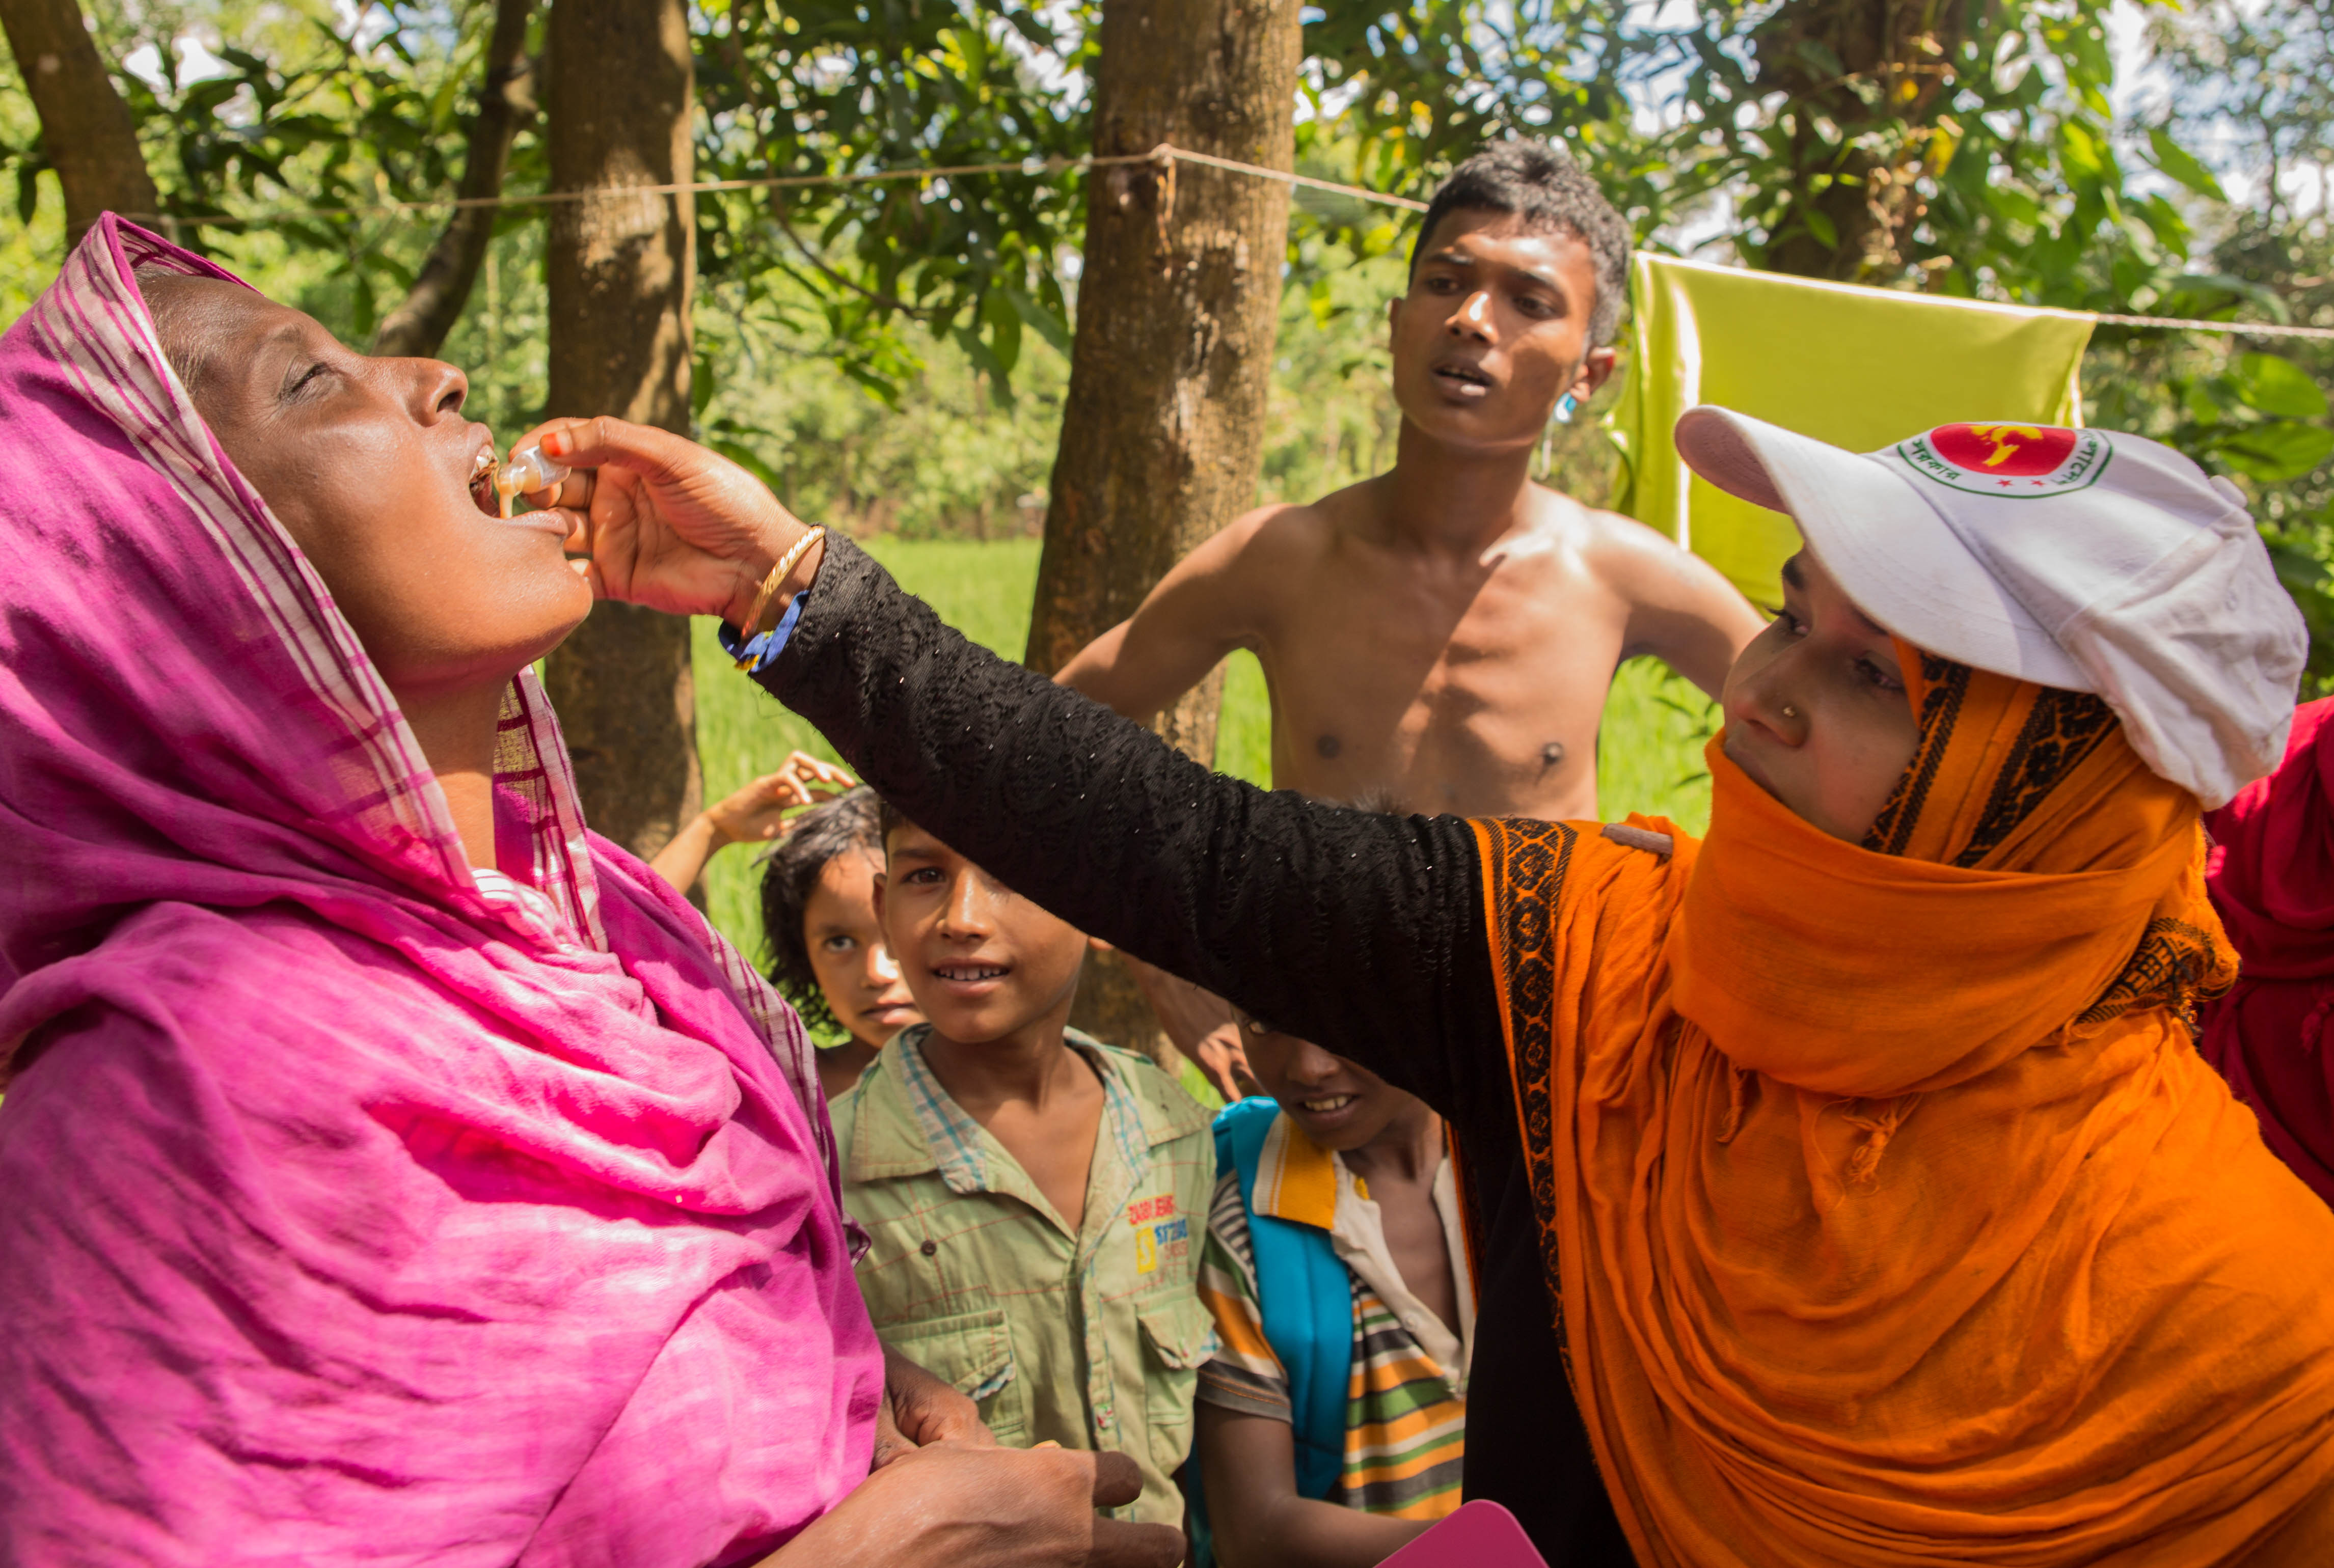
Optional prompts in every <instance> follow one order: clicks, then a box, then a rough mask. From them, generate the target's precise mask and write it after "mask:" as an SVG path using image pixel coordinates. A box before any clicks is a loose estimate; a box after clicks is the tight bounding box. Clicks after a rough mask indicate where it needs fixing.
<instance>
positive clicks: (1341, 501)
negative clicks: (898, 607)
mask: <svg viewBox="0 0 2334 1568" xmlns="http://www.w3.org/2000/svg"><path fill="white" fill-rule="evenodd" d="M1628 249H1629V235H1628V228H1627V226H1626V225H1625V224H1624V223H1623V222H1622V219H1621V216H1620V215H1619V214H1618V213H1616V212H1615V211H1614V210H1613V208H1612V207H1610V206H1609V205H1607V204H1606V200H1605V198H1604V197H1603V196H1602V195H1601V194H1600V193H1599V192H1598V190H1597V189H1596V185H1595V183H1594V182H1593V181H1591V180H1590V179H1589V178H1588V177H1587V175H1586V174H1584V173H1582V172H1581V171H1580V169H1579V168H1577V167H1576V166H1575V165H1574V164H1573V163H1572V162H1571V160H1570V159H1567V158H1566V157H1565V156H1564V155H1563V154H1562V153H1561V152H1558V151H1555V150H1552V149H1548V148H1547V147H1545V146H1543V145H1541V144H1538V143H1535V142H1527V141H1507V142H1500V143H1497V144H1495V145H1493V146H1491V147H1490V148H1489V149H1485V150H1484V151H1482V152H1480V153H1478V154H1477V155H1476V156H1474V157H1473V158H1471V159H1468V160H1467V161H1466V162H1465V163H1463V164H1461V165H1460V167H1459V168H1458V169H1457V170H1455V171H1454V172H1453V173H1452V177H1451V178H1450V179H1449V180H1447V181H1446V182H1444V184H1443V187H1442V189H1441V190H1440V191H1439V192H1437V193H1436V196H1435V198H1434V202H1433V205H1432V207H1430V208H1429V210H1428V212H1427V214H1426V216H1425V221H1424V225H1423V227H1422V229H1421V230H1420V234H1419V239H1418V243H1417V245H1416V248H1415V249H1414V250H1413V253H1412V256H1411V279H1410V289H1409V292H1408V293H1407V294H1405V295H1404V296H1403V297H1402V298H1400V299H1397V300H1394V301H1393V302H1392V303H1390V304H1389V305H1388V306H1387V310H1386V319H1387V323H1388V326H1389V328H1390V329H1391V338H1392V344H1393V351H1394V397H1395V400H1396V401H1397V402H1398V403H1400V405H1401V407H1402V413H1403V419H1402V436H1401V441H1400V445H1399V447H1398V448H1397V455H1396V457H1395V459H1394V470H1393V471H1392V472H1391V473H1388V474H1383V475H1380V476H1378V477H1376V478H1374V479H1365V480H1364V481H1363V482H1362V483H1360V484H1358V485H1355V486H1349V487H1348V488H1346V489H1344V490H1340V491H1338V492H1336V494H1334V495H1328V496H1325V497H1324V498H1322V499H1321V500H1319V501H1316V502H1315V503H1314V504H1312V505H1309V506H1297V505H1272V506H1265V507H1260V508H1259V509H1258V510H1256V511H1254V512H1251V513H1249V514H1248V515H1246V516H1244V517H1242V518H1240V519H1239V521H1237V522H1235V523H1233V524H1231V525H1230V527H1228V528H1226V529H1225V530H1224V531H1223V532H1222V533H1220V534H1217V535H1216V536H1215V537H1214V538H1212V539H1210V540H1209V541H1208V542H1207V543H1206V544H1202V545H1201V546H1200V547H1199V548H1198V549H1197V550H1194V551H1193V552H1192V553H1191V554H1190V555H1189V556H1187V557H1185V558H1184V559H1183V560H1182V561H1181V563H1178V564H1177V565H1176V566H1175V568H1174V569H1173V570H1172V571H1171V572H1168V574H1167V575H1166V577H1165V578H1163V579H1162V581H1161V582H1160V583H1159V586H1158V587H1156V588H1155V589H1153V591H1152V592H1151V595H1150V597H1149V598H1147V599H1145V600H1144V601H1143V605H1142V607H1141V608H1140V609H1138V610H1137V611H1135V612H1134V614H1133V617H1132V618H1131V619H1129V620H1126V621H1124V622H1123V623H1122V624H1120V625H1118V626H1116V627H1114V628H1113V629H1112V630H1109V631H1107V632H1105V633H1104V634H1103V635H1102V636H1101V637H1099V638H1096V639H1095V641H1094V642H1093V643H1092V644H1090V645H1089V646H1088V647H1087V648H1086V649H1085V650H1084V651H1083V652H1081V653H1080V654H1079V655H1078V656H1077V657H1076V658H1075V659H1072V660H1071V661H1070V663H1069V664H1068V665H1067V666H1066V668H1065V669H1063V670H1062V672H1061V677H1060V678H1061V679H1062V680H1063V681H1064V682H1066V683H1067V684H1068V685H1071V686H1074V687H1076V688H1078V689H1079V690H1081V691H1083V692H1085V694H1086V695H1087V696H1089V697H1094V698H1095V699H1097V700H1098V701H1101V702H1104V703H1106V704H1108V705H1109V706H1110V707H1114V708H1116V709H1117V710H1118V711H1119V712H1121V713H1123V714H1126V715H1128V716H1130V717H1136V718H1146V719H1147V718H1149V717H1151V716H1153V714H1155V713H1158V712H1159V711H1160V710H1161V709H1162V708H1164V707H1167V706H1168V705H1170V704H1171V703H1172V702H1173V701H1174V700H1175V699H1176V698H1177V697H1180V696H1181V694H1182V693H1183V692H1185V691H1187V690H1189V689H1190V688H1191V687H1192V686H1194V685H1196V684H1197V683H1198V682H1199V681H1200V679H1201V678H1202V677H1204V676H1205V675H1206V674H1207V673H1208V671H1209V670H1210V669H1213V668H1214V667H1215V665H1216V664H1217V662H1218V661H1219V660H1220V659H1222V658H1223V657H1224V656H1225V655H1226V654H1228V653H1230V652H1231V651H1232V649H1236V648H1246V649H1253V650H1254V651H1255V653H1256V655H1257V657H1258V658H1259V660H1261V661H1262V663H1263V665H1264V674H1265V679H1266V681H1267V683H1268V686H1269V688H1270V689H1271V693H1272V766H1273V775H1272V776H1273V783H1274V784H1277V785H1278V786H1279V787H1281V788H1284V789H1290V788H1293V789H1297V790H1302V791H1304V792H1305V793H1306V794H1310V795H1314V796H1316V797H1325V798H1331V799H1341V800H1352V799H1356V798H1361V797H1365V796H1371V795H1377V796H1380V797H1391V798H1392V799H1394V800H1395V801H1398V802H1399V803H1400V804H1401V806H1402V807H1403V809H1404V810H1407V811H1414V812H1427V813H1442V812H1455V813H1460V814H1461V815H1467V816H1509V815H1524V816H1532V817H1538V818H1542V819H1546V820H1552V821H1563V820H1567V819H1574V820H1577V819H1594V818H1596V816H1597V814H1598V813H1597V803H1596V729H1597V724H1598V722H1599V720H1600V719H1601V718H1602V717H1603V715H1604V711H1605V698H1606V692H1607V690H1608V689H1609V688H1610V687H1611V684H1612V678H1613V671H1614V669H1615V667H1616V666H1617V665H1618V664H1619V663H1620V662H1621V660H1622V659H1626V658H1629V657H1631V656H1633V655H1635V654H1640V653H1651V654H1657V655H1659V656H1660V657H1662V658H1663V659H1667V660H1668V661H1669V662H1670V663H1671V664H1672V665H1673V667H1675V668H1676V669H1678V671H1679V672H1680V673H1682V674H1683V675H1684V676H1685V677H1686V678H1688V679H1689V680H1692V681H1693V683H1694V684H1695V685H1696V686H1698V687H1700V688H1702V690H1704V691H1706V692H1708V693H1710V694H1711V695H1712V697H1715V696H1716V695H1717V694H1718V690H1719V688H1720V685H1721V684H1722V681H1723V680H1724V678H1725V674H1726V670H1727V668H1728V666H1729V665H1730V664H1731V662H1732V660H1733V658H1734V655H1735V654H1736V652H1738V651H1739V650H1740V649H1741V648H1742V646H1743V645H1744V644H1745V643H1748V642H1749V641H1750V640H1751V639H1752V638H1753V637H1755V636H1757V635H1758V633H1759V631H1760V628H1761V626H1762V625H1763V621H1762V620H1761V619H1760V616H1758V615H1757V614H1756V613H1755V612H1753V611H1752V610H1751V606H1750V605H1749V604H1748V603H1747V602H1745V601H1744V600H1743V598H1742V596H1741V594H1740V593H1738V592H1735V591H1734V589H1733V588H1732V587H1731V586H1730V585H1729V584H1728V583H1727V582H1726V581H1725V579H1723V578H1722V577H1721V576H1720V575H1719V574H1718V573H1717V572H1715V571H1713V570H1712V568H1711V567H1709V566H1708V565H1706V564H1704V563H1702V562H1701V561H1699V560H1697V559H1696V558H1695V557H1693V556H1692V555H1690V554H1688V553H1686V552H1684V551H1683V550H1681V549H1679V548H1678V547H1677V546H1676V545H1674V544H1671V543H1670V542H1669V541H1667V540H1666V539H1664V538H1663V537H1662V536H1661V535H1660V534H1655V533H1654V531H1653V530H1652V529H1650V528H1647V527H1645V526H1644V525H1643V524H1638V523H1635V522H1632V521H1630V520H1629V519H1627V518H1625V517H1621V516H1617V515H1615V514H1613V513H1610V512H1600V511H1596V510H1594V509H1592V508H1590V507H1587V506H1584V505H1581V504H1580V503H1578V502H1577V501H1574V500H1572V499H1571V498H1570V497H1568V496H1565V495H1558V493H1556V492H1555V491H1553V490H1549V489H1548V488H1546V487H1544V486H1539V485H1537V484H1535V483H1533V482H1532V479H1531V475H1530V467H1531V460H1532V454H1533V451H1534V449H1535V448H1536V447H1538V444H1539V440H1540V438H1541V434H1542V432H1543V431H1544V430H1545V429H1546V428H1547V427H1548V420H1549V419H1550V418H1551V417H1553V415H1554V414H1555V413H1556V411H1557V410H1558V399H1568V400H1569V402H1570V404H1571V405H1572V406H1573V407H1577V406H1578V405H1579V404H1580V403H1583V402H1585V401H1586V400H1587V399H1588V397H1589V396H1590V395H1591V394H1592V393H1594V392H1595V391H1596V389H1597V388H1598V387H1599V386H1601V385H1602V384H1603V383H1604V381H1605V380H1606V377H1607V376H1609V375H1611V374H1612V371H1613V364H1614V354H1613V351H1612V349H1611V348H1609V347H1607V346H1606V344H1607V343H1608V341H1610V339H1611V337H1612V335H1613V329H1614V327H1615V323H1616V322H1618V320H1619V318H1620V313H1621V302H1622V298H1623V294H1624V291H1625V287H1626V281H1625V279H1626V268H1627V265H1628ZM1566 412H1567V413H1568V412H1569V409H1567V410H1566Z"/></svg>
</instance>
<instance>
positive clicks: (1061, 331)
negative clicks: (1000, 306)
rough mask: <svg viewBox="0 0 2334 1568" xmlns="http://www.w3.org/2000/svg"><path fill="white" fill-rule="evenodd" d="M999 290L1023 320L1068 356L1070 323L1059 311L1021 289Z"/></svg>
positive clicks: (1057, 349)
mask: <svg viewBox="0 0 2334 1568" xmlns="http://www.w3.org/2000/svg"><path fill="white" fill-rule="evenodd" d="M998 293H1001V294H1003V295H1004V296H1005V300H1006V303H1008V304H1010V305H1011V306H1012V307H1013V308H1014V310H1015V311H1016V312H1018V313H1019V314H1020V317H1021V319H1022V320H1023V321H1025V322H1027V323H1028V324H1029V325H1030V326H1032V327H1035V328H1036V329H1037V335H1038V336H1039V337H1041V338H1043V339H1045V340H1046V341H1047V342H1049V343H1051V344H1053V345H1054V347H1055V349H1056V351H1059V352H1060V353H1061V354H1062V355H1063V356H1064V357H1067V356H1068V354H1069V351H1070V328H1069V323H1068V322H1065V321H1064V320H1062V318H1061V316H1060V315H1059V314H1058V313H1056V312H1054V311H1052V310H1049V309H1047V308H1046V306H1045V305H1044V304H1042V303H1039V302H1037V301H1036V300H1033V299H1031V298H1030V297H1029V296H1028V295H1027V294H1025V293H1022V292H1021V291H1020V290H1019V289H1012V288H1001V289H999V290H998Z"/></svg>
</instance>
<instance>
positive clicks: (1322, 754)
mask: <svg viewBox="0 0 2334 1568" xmlns="http://www.w3.org/2000/svg"><path fill="white" fill-rule="evenodd" d="M1343 750H1345V742H1343V741H1341V740H1339V739H1338V738H1337V737H1336V736H1334V735H1325V736H1322V737H1321V738H1320V739H1318V740H1316V741H1315V742H1314V743H1313V755H1316V756H1317V757H1319V758H1320V759H1321V760H1322V761H1323V762H1326V761H1328V760H1329V759H1330V758H1331V757H1334V756H1336V755H1337V754H1338V753H1339V752H1341V751H1343Z"/></svg>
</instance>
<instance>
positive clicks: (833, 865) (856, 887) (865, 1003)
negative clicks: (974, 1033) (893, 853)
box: [803, 849, 924, 1045]
mask: <svg viewBox="0 0 2334 1568" xmlns="http://www.w3.org/2000/svg"><path fill="white" fill-rule="evenodd" d="M882 869H883V868H882V864H881V862H879V861H877V860H876V858H875V854H874V851H872V850H865V849H850V850H845V851H844V852H843V853H841V854H839V855H837V856H835V857H834V859H833V860H831V861H827V862H826V866H825V870H823V871H820V872H819V874H818V885H817V886H816V887H815V888H813V889H812V890H811V893H810V897H809V898H808V899H805V900H804V903H803V945H804V946H805V947H806V948H809V949H810V967H811V973H812V974H813V975H814V976H816V977H817V980H818V988H819V991H820V994H821V995H823V996H825V998H826V1005H827V1010H828V1011H830V1012H832V1013H833V1014H834V1019H835V1022H836V1023H838V1024H842V1025H843V1026H844V1028H845V1029H848V1030H850V1031H851V1037H852V1038H853V1039H854V1040H857V1041H859V1042H860V1043H861V1044H867V1045H881V1044H883V1042H885V1041H886V1040H889V1039H890V1038H891V1037H892V1035H894V1034H898V1033H899V1032H900V1031H901V1030H902V1029H905V1028H906V1027H907V1026H908V1025H909V1024H921V1023H922V1022H923V1021H924V1015H922V1014H921V1013H920V1012H918V1011H917V1010H916V999H915V998H914V997H913V996H910V995H909V994H908V986H907V982H905V981H904V980H902V979H901V978H900V966H899V965H898V964H897V963H895V962H893V961H892V953H891V949H890V948H886V947H884V945H883V931H882V927H881V926H880V925H879V924H878V923H877V920H876V918H875V878H876V875H877V874H878V873H879V872H880V871H882Z"/></svg>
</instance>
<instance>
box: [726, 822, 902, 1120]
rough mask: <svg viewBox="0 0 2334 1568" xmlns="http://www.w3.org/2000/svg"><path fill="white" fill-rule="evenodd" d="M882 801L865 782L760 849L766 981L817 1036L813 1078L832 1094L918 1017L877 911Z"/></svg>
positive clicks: (852, 1081)
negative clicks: (835, 1037) (821, 1038)
mask: <svg viewBox="0 0 2334 1568" xmlns="http://www.w3.org/2000/svg"><path fill="white" fill-rule="evenodd" d="M765 864H766V865H767V870H766V871H763V873H762V929H763V931H764V933H765V934H766V937H767V940H768V942H769V945H770V980H771V983H772V984H773V985H775V986H777V988H778V990H779V992H780V993H781V994H782V995H783V996H785V997H786V1000H787V1001H789V1002H792V1003H793V1004H794V1005H795V1010H796V1012H797V1013H800V1014H801V1015H802V1017H803V1022H804V1023H805V1024H806V1025H807V1026H808V1027H809V1028H810V1029H811V1030H812V1031H814V1032H815V1033H816V1034H835V1033H838V1032H839V1033H841V1034H844V1036H845V1038H844V1042H843V1044H840V1045H828V1046H823V1047H821V1049H820V1051H819V1053H818V1080H819V1082H820V1083H821V1084H823V1085H825V1089H826V1094H827V1098H828V1099H830V1100H832V1099H834V1097H835V1096H837V1095H839V1094H842V1093H843V1092H845V1091H846V1090H848V1089H850V1088H851V1087H852V1085H854V1084H855V1083H857V1082H859V1075H860V1074H861V1073H864V1072H866V1071H867V1064H868V1063H870V1062H873V1061H874V1060H875V1053H876V1052H877V1051H879V1050H881V1049H882V1045H883V1042H884V1041H886V1040H889V1039H890V1038H891V1037H892V1035H894V1034H898V1033H899V1032H900V1031H901V1030H902V1029H904V1028H906V1027H908V1025H910V1024H921V1023H922V1022H923V1021H924V1015H922V1014H921V1013H920V1012H918V1011H917V1009H916V999H915V998H914V997H913V996H910V995H909V994H908V986H907V983H906V982H905V981H904V980H902V978H901V977H900V966H899V965H898V964H897V963H895V962H893V961H892V952H891V949H890V948H887V947H885V946H884V944H883V931H882V926H881V925H880V924H879V923H878V921H877V919H876V916H875V879H876V878H877V877H878V876H880V875H882V871H883V839H882V802H880V801H878V800H877V799H876V798H875V792H874V791H873V790H871V789H865V788H861V789H854V790H853V791H851V792H850V793H849V794H844V795H841V796H838V797H837V798H836V799H834V800H831V801H828V802H826V803H824V804H822V805H817V806H814V807H812V808H811V809H810V810H809V811H806V812H805V813H802V814H801V815H800V816H798V817H796V818H795V819H794V821H793V822H792V824H791V825H790V826H788V827H787V828H786V834H785V837H784V838H782V839H780V840H779V842H778V844H777V846H776V848H775V849H773V850H771V851H769V852H768V854H767V856H766V857H765Z"/></svg>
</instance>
